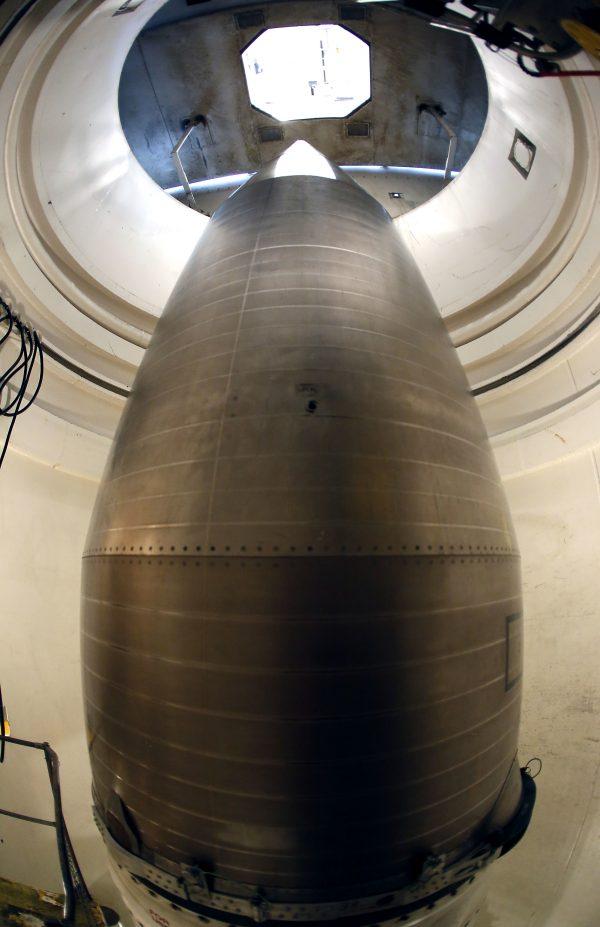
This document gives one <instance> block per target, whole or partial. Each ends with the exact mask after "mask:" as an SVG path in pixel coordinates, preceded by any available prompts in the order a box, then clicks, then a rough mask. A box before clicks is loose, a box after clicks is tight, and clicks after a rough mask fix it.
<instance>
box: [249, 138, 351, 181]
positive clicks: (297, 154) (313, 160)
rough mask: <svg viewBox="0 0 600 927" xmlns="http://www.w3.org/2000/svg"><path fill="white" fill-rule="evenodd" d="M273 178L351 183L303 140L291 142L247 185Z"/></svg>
mask: <svg viewBox="0 0 600 927" xmlns="http://www.w3.org/2000/svg"><path fill="white" fill-rule="evenodd" d="M274 177H325V178H327V179H328V180H340V181H342V182H345V183H351V182H352V181H351V180H350V178H349V177H348V176H347V174H345V173H344V172H343V171H342V170H340V168H339V167H338V166H337V165H336V164H333V163H332V162H331V161H330V160H329V159H328V158H326V157H325V155H324V154H322V153H321V152H320V151H318V150H317V149H316V148H313V146H312V145H310V144H309V143H308V142H305V141H304V140H303V139H300V140H298V141H295V142H292V144H291V145H290V146H289V148H286V149H285V151H284V152H282V154H280V155H278V157H277V158H274V160H273V161H270V162H269V163H268V164H266V165H265V166H264V167H263V168H261V170H259V171H258V172H257V173H256V174H254V176H253V177H251V178H250V180H248V181H247V184H253V183H258V182H260V181H261V180H271V179H272V178H274Z"/></svg>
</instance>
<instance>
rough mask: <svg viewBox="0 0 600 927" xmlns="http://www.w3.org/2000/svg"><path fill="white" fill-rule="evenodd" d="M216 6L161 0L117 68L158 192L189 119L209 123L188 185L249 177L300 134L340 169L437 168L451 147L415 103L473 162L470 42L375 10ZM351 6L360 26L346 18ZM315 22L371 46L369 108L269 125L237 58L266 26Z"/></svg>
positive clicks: (139, 149)
mask: <svg viewBox="0 0 600 927" xmlns="http://www.w3.org/2000/svg"><path fill="white" fill-rule="evenodd" d="M213 5H214V4H213V2H211V0H209V2H208V3H204V4H202V3H196V4H189V3H186V0H170V2H169V3H167V4H166V5H165V6H164V7H163V8H162V9H161V10H160V11H159V13H158V14H157V15H156V16H155V17H154V19H153V20H151V21H150V23H149V25H148V26H147V28H146V29H145V30H144V32H142V33H141V35H140V36H139V37H138V39H137V41H136V42H135V44H134V46H133V47H132V49H131V52H130V54H129V57H128V59H127V62H126V64H125V68H124V70H123V75H122V79H121V87H120V109H121V119H122V124H123V129H124V131H125V134H126V136H127V139H128V141H129V144H130V145H131V148H132V150H133V152H134V153H135V155H136V157H137V158H138V160H139V161H140V163H141V164H142V166H143V167H144V169H145V170H146V171H147V172H148V173H149V174H150V176H151V177H152V178H153V179H154V180H156V182H157V183H158V184H160V185H161V186H162V187H164V188H168V187H174V186H176V185H177V184H178V183H179V180H178V178H177V174H176V172H175V168H174V165H173V161H172V158H171V149H172V148H173V146H174V144H175V143H176V142H177V140H178V138H179V137H180V136H181V133H182V123H183V121H184V120H185V119H188V118H190V117H193V116H196V115H202V116H204V117H205V118H206V124H205V125H200V126H199V127H198V128H197V129H196V130H195V132H194V134H193V136H192V138H191V139H190V141H189V143H188V144H187V145H186V147H185V148H184V149H183V150H182V154H181V157H182V161H183V163H184V166H185V170H186V172H187V174H188V176H189V179H190V180H191V181H195V180H201V179H204V178H208V177H219V176H222V175H226V174H233V173H238V172H244V171H252V170H256V169H257V168H259V167H260V166H261V165H262V164H265V163H266V162H268V161H270V160H272V159H273V158H274V157H276V156H277V155H278V154H279V153H280V152H281V151H282V150H283V149H285V148H287V147H288V146H289V145H290V144H291V143H292V142H293V141H295V140H296V139H299V138H302V139H305V140H306V141H308V142H310V143H311V144H312V145H314V146H315V147H316V148H318V149H319V150H320V151H322V152H323V153H324V154H325V155H326V156H327V157H329V158H330V159H332V160H333V161H335V162H336V163H338V164H379V165H388V164H391V165H401V166H405V165H407V166H420V167H434V168H441V167H443V166H444V163H445V160H446V155H447V151H448V139H447V136H446V135H445V134H444V132H443V130H442V129H441V128H440V126H439V125H438V124H437V122H436V121H435V120H434V119H433V118H432V117H431V116H430V115H429V114H427V113H424V114H422V115H421V118H420V119H419V118H418V107H419V105H420V104H423V103H432V104H439V105H441V106H442V107H443V109H444V110H445V112H446V117H445V118H446V120H447V122H448V123H449V124H450V125H451V126H452V127H453V128H454V129H455V131H456V132H457V134H458V148H457V154H456V161H455V167H456V169H458V170H460V169H461V168H462V167H463V166H464V164H465V163H466V161H467V160H468V158H469V156H470V155H471V153H472V151H473V149H474V147H475V145H476V144H477V140H478V138H479V136H480V134H481V131H482V128H483V124H484V121H485V115H486V109H487V92H486V86H485V77H484V74H483V68H482V67H481V64H480V62H479V58H478V56H477V53H476V51H475V49H474V47H473V45H472V44H471V41H470V39H468V38H466V37H464V36H461V35H457V34H454V33H450V32H446V31H443V30H440V29H435V28H432V27H431V26H429V25H427V24H426V23H424V22H422V21H420V20H418V19H414V18H412V17H409V16H406V15H405V14H402V13H397V12H395V11H393V10H391V9H389V8H388V9H386V8H385V6H379V5H377V4H375V5H371V4H368V5H359V4H354V3H350V4H338V3H334V2H330V0H306V2H304V0H303V2H279V3H267V4H256V3H255V4H253V5H248V4H247V5H245V6H244V7H235V8H231V9H227V10H226V11H220V12H207V11H208V10H210V8H211V7H212V6H213ZM348 7H350V11H349V12H350V13H351V14H353V15H354V16H357V15H358V16H361V15H364V17H365V18H364V19H354V18H353V19H349V18H347V16H348ZM240 13H241V14H243V13H251V14H252V16H250V17H248V16H246V17H244V15H240ZM260 14H262V17H261V16H260ZM261 19H262V21H261ZM249 20H250V21H252V20H254V24H253V25H252V24H248V21H249ZM317 23H341V24H343V25H344V26H346V27H347V28H349V29H351V30H352V31H353V32H354V33H356V34H357V35H359V36H361V37H362V38H364V39H365V40H367V41H368V42H369V44H370V46H371V81H372V96H371V100H370V101H369V102H367V103H366V104H365V105H364V106H363V107H361V108H360V109H359V110H358V111H357V112H355V113H354V114H352V115H351V116H350V117H348V118H347V119H310V120H301V121H293V122H284V123H278V122H277V120H275V119H273V118H271V117H269V116H267V115H265V114H264V113H261V112H259V111H258V110H255V109H254V108H253V107H252V106H251V104H250V101H249V97H248V91H247V86H246V80H245V77H244V73H243V69H242V65H241V61H240V52H241V51H242V50H243V49H244V48H245V47H246V46H247V45H248V43H249V42H251V41H252V39H253V38H255V37H256V35H258V34H259V33H260V32H261V31H262V30H263V29H265V28H271V27H277V26H289V25H308V24H317ZM355 122H361V123H368V131H369V134H368V135H367V136H366V137H360V136H358V137H356V136H349V135H348V125H351V124H353V123H355ZM266 127H270V128H278V127H279V128H281V129H282V134H283V138H280V139H279V140H274V141H262V140H261V136H264V134H265V128H266ZM266 134H272V133H266ZM275 134H277V133H275Z"/></svg>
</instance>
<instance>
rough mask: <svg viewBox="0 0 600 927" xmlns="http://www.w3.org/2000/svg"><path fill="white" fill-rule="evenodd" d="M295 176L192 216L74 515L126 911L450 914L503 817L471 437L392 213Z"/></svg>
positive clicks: (483, 471)
mask: <svg viewBox="0 0 600 927" xmlns="http://www.w3.org/2000/svg"><path fill="white" fill-rule="evenodd" d="M315 154H317V153H315ZM318 157H319V158H320V157H321V156H318ZM322 160H323V163H324V164H325V165H328V162H325V160H324V159H322ZM321 174H322V175H321V176H314V174H309V175H302V174H293V173H291V174H285V173H283V175H281V174H280V175H279V176H278V162H276V163H275V164H274V165H272V166H271V167H269V168H267V169H265V170H264V171H263V172H261V173H260V174H258V175H256V176H255V177H254V178H253V179H252V180H251V181H249V182H248V183H247V184H246V185H245V186H244V187H242V188H241V189H240V190H239V191H238V192H237V193H236V194H234V196H232V197H231V198H230V199H229V200H227V201H226V203H224V204H223V205H222V206H221V207H220V209H219V210H218V211H217V213H215V215H214V217H213V218H212V220H211V222H210V224H209V226H208V227H207V230H206V232H205V233H204V235H203V237H202V239H201V241H200V243H199V245H198V248H197V250H196V252H195V253H194V254H193V255H192V257H191V259H190V261H189V263H188V265H187V267H186V269H185V271H184V273H183V275H182V277H181V279H180V281H179V282H178V284H177V286H176V288H175V290H174V292H173V295H172V297H171V299H170V301H169V303H168V305H167V308H166V310H165V312H164V314H163V316H162V317H161V319H160V320H159V322H158V325H157V328H156V331H155V334H154V335H153V338H152V341H151V344H150V347H149V349H148V351H147V353H146V355H145V357H144V360H143V363H142V365H141V367H140V370H139V373H138V376H137V378H136V382H135V385H134V389H133V393H132V396H131V398H130V400H129V402H128V404H127V407H126V409H125V412H124V414H123V417H122V421H121V424H120V427H119V431H118V434H117V437H116V439H115V442H114V446H113V451H112V454H111V457H110V459H109V462H108V464H107V468H106V472H105V475H104V479H103V483H102V486H101V489H100V492H99V495H98V500H97V504H96V508H95V512H94V516H93V519H92V525H91V527H90V533H89V536H88V541H87V545H86V551H85V555H84V571H83V631H82V642H83V645H82V646H83V665H84V671H83V672H84V690H85V699H86V715H87V725H88V732H89V741H90V756H91V764H92V772H93V783H94V785H93V787H94V797H95V805H96V809H97V815H98V819H99V821H100V823H101V827H102V829H103V831H104V833H105V837H106V840H107V844H108V846H109V850H110V856H111V859H112V861H113V865H114V868H115V873H116V876H117V879H120V880H121V882H122V883H123V886H122V887H124V890H125V883H126V882H127V880H128V879H129V882H128V884H130V889H131V891H133V890H134V889H135V891H136V892H138V893H139V892H140V891H142V890H143V891H146V889H148V886H151V887H153V888H152V898H149V897H148V898H147V899H146V900H147V901H148V904H149V905H150V907H148V905H147V906H146V909H145V910H146V912H147V911H148V910H150V908H152V904H153V905H154V908H152V910H154V912H155V914H156V917H155V916H153V915H148V914H147V913H146V917H147V919H146V920H144V919H143V918H142V915H141V914H139V913H138V915H137V917H138V920H141V922H142V923H143V924H144V925H145V924H146V923H148V924H150V923H153V922H158V923H162V922H163V921H164V920H165V918H166V919H167V922H168V923H173V924H175V923H184V922H187V921H185V920H184V915H185V917H187V916H188V915H189V916H190V917H192V918H193V917H196V918H198V917H200V919H204V920H207V919H208V920H211V921H212V920H214V921H215V922H221V923H223V922H226V923H236V924H246V923H251V922H252V920H265V921H273V922H278V921H286V920H294V921H296V922H305V921H306V922H310V923H313V924H314V923H325V922H328V923H332V922H333V921H337V920H339V921H340V923H347V924H348V927H350V925H354V924H356V925H358V924H362V925H365V927H366V925H370V924H383V923H386V922H387V921H390V923H391V921H392V918H393V919H397V918H398V917H399V916H400V917H403V918H404V919H405V920H409V921H410V923H415V924H416V923H425V921H424V920H423V917H424V915H423V911H427V910H428V908H427V905H430V906H432V905H437V908H435V909H434V910H435V911H436V912H437V913H436V915H435V916H436V918H439V919H434V920H427V924H430V923H431V924H433V923H436V924H437V923H439V924H440V925H441V924H442V923H444V924H450V923H452V924H454V923H457V924H458V923H459V920H457V919H456V918H460V917H462V916H463V914H465V912H466V913H468V911H467V908H468V909H469V910H471V908H472V905H473V904H474V903H475V902H474V901H473V897H472V896H471V895H469V898H468V899H466V900H465V899H464V898H463V894H464V892H466V891H467V884H468V882H469V880H470V879H471V878H472V877H473V876H474V874H476V873H477V872H478V871H480V870H482V869H483V868H485V866H486V865H487V863H489V862H490V861H491V860H492V859H493V858H495V856H497V855H499V854H500V852H501V851H502V846H503V845H505V846H506V845H508V844H509V843H511V842H515V841H516V839H518V836H519V835H520V833H522V832H523V830H524V828H525V827H526V825H527V821H528V814H530V811H531V805H532V791H531V788H530V786H529V783H528V782H527V781H525V780H524V778H523V776H522V774H521V772H520V770H519V765H518V762H517V759H516V752H517V736H518V723H519V712H520V696H521V634H522V618H521V614H522V613H521V600H520V577H519V558H518V551H517V548H516V543H515V538H514V533H513V530H512V526H511V521H510V515H509V512H508V509H507V505H506V501H505V498H504V494H503V489H502V486H501V484H500V480H499V477H498V473H497V470H496V466H495V463H494V460H493V457H492V453H491V449H490V447H489V443H488V439H487V436H486V433H485V429H484V426H483V424H482V421H481V418H480V415H479V412H478V410H477V407H476V405H475V402H474V400H473V399H472V397H471V396H470V393H469V389H468V385H467V382H466V378H465V375H464V373H463V370H462V368H461V365H460V363H459V361H458V358H457V355H456V352H455V350H454V348H453V347H452V345H451V343H450V341H449V338H448V336H447V333H446V331H445V328H444V326H443V323H442V321H441V319H440V317H439V314H438V312H437V310H436V308H435V306H434V305H433V303H432V300H431V298H430V295H429V293H428V291H427V289H426V287H425V285H424V283H423V281H422V279H421V277H420V274H419V272H418V270H417V268H416V266H415V265H414V263H413V261H412V258H411V257H410V255H409V254H408V253H407V251H406V249H405V247H404V246H403V244H402V242H401V240H400V238H399V236H398V234H397V231H396V229H395V228H394V226H393V224H392V222H391V220H390V218H389V216H388V215H387V213H386V212H385V210H384V209H383V208H382V207H381V206H380V205H379V204H378V203H376V202H375V201H374V200H373V199H372V198H371V197H370V196H369V195H368V194H367V193H366V192H364V191H363V190H362V189H361V188H359V187H358V186H357V185H356V184H354V183H353V182H352V181H349V180H348V178H347V177H346V176H345V175H344V174H342V172H340V171H339V170H338V169H337V168H334V167H333V166H332V165H328V167H327V170H325V169H324V170H323V171H322V172H321ZM118 867H122V868H120V869H119V868H118ZM124 874H125V875H124ZM125 876H127V878H125ZM132 886H133V888H132ZM144 887H145V888H144ZM469 891H471V890H470V889H469ZM157 895H158V896H159V897H158V898H157ZM132 898H133V896H132ZM469 899H470V900H469ZM138 900H139V899H138ZM159 901H160V903H161V904H163V903H164V905H166V906H167V907H168V906H169V905H170V906H171V909H170V910H171V913H170V915H169V914H167V913H166V910H167V908H165V910H164V911H163V913H160V912H158V913H157V911H158V908H157V904H158V902H159ZM150 902H152V904H150ZM130 903H131V905H132V907H134V906H135V905H134V902H133V900H131V901H130ZM135 904H136V905H138V908H139V904H138V902H135ZM140 904H141V902H140ZM461 904H462V905H463V907H462V908H461V909H460V910H459V908H460V905H461ZM465 905H466V907H465ZM469 905H471V907H469ZM440 906H445V907H444V910H445V909H446V908H448V910H450V909H451V908H452V906H454V912H455V913H454V914H452V910H450V915H448V916H447V915H442V912H441V907H440ZM174 912H177V913H176V914H174ZM456 912H458V913H456ZM428 916H429V915H428ZM169 917H171V920H170V921H169ZM431 917H433V914H432V915H431ZM443 917H447V919H446V920H443ZM448 917H449V918H450V919H448ZM160 918H162V919H163V920H162V921H161V919H160ZM176 918H178V919H176ZM452 918H454V919H452ZM190 922H192V921H190ZM460 922H461V923H462V921H460Z"/></svg>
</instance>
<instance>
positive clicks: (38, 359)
mask: <svg viewBox="0 0 600 927" xmlns="http://www.w3.org/2000/svg"><path fill="white" fill-rule="evenodd" d="M2 323H5V324H6V331H5V332H3V333H2V334H1V335H0V348H2V346H3V345H4V343H5V342H6V341H7V340H8V338H9V337H10V336H11V335H15V336H16V338H17V341H18V342H19V350H18V354H17V356H16V358H14V360H13V361H12V363H11V364H10V365H9V366H8V367H6V368H5V369H4V370H2V368H1V367H0V416H3V415H4V416H6V417H7V418H9V419H10V420H11V421H10V425H9V426H8V431H7V432H6V436H5V438H4V444H3V446H2V451H1V452H0V467H1V466H2V464H3V462H4V457H5V455H6V449H7V447H8V442H9V441H10V436H11V434H12V430H13V428H14V424H15V420H16V418H17V415H21V413H22V412H26V411H27V409H28V408H29V407H30V405H31V404H32V403H33V402H34V401H35V398H36V396H37V394H38V393H39V391H40V388H41V386H42V380H43V379H44V352H43V350H42V344H41V341H40V338H39V335H38V333H37V332H36V331H35V330H34V329H31V328H29V327H28V326H27V325H25V324H24V323H23V322H22V321H21V320H20V319H19V318H18V317H17V316H16V315H15V314H14V313H13V311H12V310H11V308H10V307H9V306H8V305H7V304H6V303H5V302H4V300H3V299H2V298H1V297H0V326H1V324H2ZM1 356H2V353H1V352H0V357H1ZM36 364H37V367H38V372H37V383H36V385H35V388H34V389H33V392H30V397H29V399H27V400H26V401H25V404H23V402H24V400H25V396H26V393H27V392H28V388H29V381H30V380H31V376H32V373H33V371H34V368H35V367H36Z"/></svg>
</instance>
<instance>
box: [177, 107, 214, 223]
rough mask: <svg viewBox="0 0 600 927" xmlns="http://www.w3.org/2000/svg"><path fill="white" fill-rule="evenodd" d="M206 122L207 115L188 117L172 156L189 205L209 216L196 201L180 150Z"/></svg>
mask: <svg viewBox="0 0 600 927" xmlns="http://www.w3.org/2000/svg"><path fill="white" fill-rule="evenodd" d="M206 124H207V122H206V116H202V115H198V116H193V117H192V118H191V119H186V121H185V122H184V123H183V125H184V132H183V135H182V136H181V138H180V139H179V140H178V141H177V142H176V144H175V146H174V147H173V150H172V151H171V157H172V158H173V161H174V163H175V170H176V171H177V176H178V177H179V180H180V182H181V186H182V187H183V191H184V193H185V198H186V200H187V204H188V206H189V207H190V208H191V209H195V210H196V212H201V213H202V214H203V215H204V216H207V215H208V213H206V212H204V210H203V209H200V207H199V206H198V203H197V202H196V197H195V196H194V193H193V191H192V188H191V187H190V182H189V180H188V176H187V174H186V172H185V168H184V166H183V164H182V163H181V158H180V156H179V152H180V151H181V149H182V148H183V146H184V145H185V143H186V142H187V140H188V139H189V137H190V136H191V134H192V133H193V131H194V129H197V128H198V126H206Z"/></svg>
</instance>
